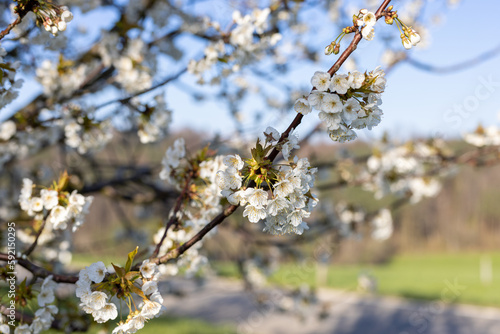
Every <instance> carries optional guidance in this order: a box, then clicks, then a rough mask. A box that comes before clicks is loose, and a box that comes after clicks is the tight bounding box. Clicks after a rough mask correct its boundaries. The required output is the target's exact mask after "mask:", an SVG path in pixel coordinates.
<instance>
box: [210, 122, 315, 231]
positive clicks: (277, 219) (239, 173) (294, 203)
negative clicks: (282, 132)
mask: <svg viewBox="0 0 500 334" xmlns="http://www.w3.org/2000/svg"><path fill="white" fill-rule="evenodd" d="M274 131H276V130H274ZM274 131H268V130H266V133H267V134H270V136H272V137H273V138H274V139H276V137H277V138H279V136H277V135H276V134H277V131H276V134H275V135H272V132H274ZM274 136H276V137H274ZM268 138H269V137H268ZM284 146H286V144H284ZM255 161H256V159H255V156H254V160H248V161H247V163H245V162H243V160H242V159H241V157H240V156H239V155H237V154H235V155H228V156H226V157H224V160H223V162H224V165H225V166H226V168H225V169H224V170H219V171H218V172H217V184H218V186H219V187H220V188H221V190H222V191H221V194H222V195H223V196H224V197H226V198H227V200H228V201H229V203H231V204H233V205H242V206H244V207H245V210H244V211H243V217H248V220H249V221H250V222H252V223H257V222H259V221H260V220H261V219H265V227H264V231H267V232H269V233H271V234H280V235H281V234H287V233H296V234H302V233H303V231H304V230H305V229H308V228H309V227H308V226H307V223H306V222H304V221H303V219H304V218H307V217H309V216H310V214H311V211H312V209H313V208H314V207H315V206H316V204H317V203H318V200H317V199H316V197H315V196H314V195H313V194H311V188H312V187H313V186H314V181H315V173H316V172H317V168H312V167H311V165H310V164H309V161H308V160H307V158H303V159H300V160H299V159H298V158H297V157H295V158H294V159H293V161H288V162H280V163H278V164H274V165H272V164H270V165H267V166H261V165H259V164H255ZM259 170H260V172H261V173H263V172H262V170H266V171H265V174H264V173H263V174H260V175H256V173H259ZM252 175H253V176H256V177H257V179H260V180H261V181H262V183H263V184H265V185H266V187H268V188H269V190H265V189H262V188H261V187H260V186H259V185H257V187H246V186H243V181H244V180H248V179H250V178H251V176H252Z"/></svg>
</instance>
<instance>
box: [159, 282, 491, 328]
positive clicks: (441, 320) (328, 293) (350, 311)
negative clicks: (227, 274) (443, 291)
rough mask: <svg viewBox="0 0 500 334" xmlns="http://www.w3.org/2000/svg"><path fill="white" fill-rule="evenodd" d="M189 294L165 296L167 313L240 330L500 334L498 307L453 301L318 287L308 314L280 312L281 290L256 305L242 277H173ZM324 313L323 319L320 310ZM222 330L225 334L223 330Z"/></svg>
mask: <svg viewBox="0 0 500 334" xmlns="http://www.w3.org/2000/svg"><path fill="white" fill-rule="evenodd" d="M172 286H173V289H174V290H177V291H181V292H182V291H184V292H186V295H185V296H182V297H174V296H172V295H169V296H167V298H165V299H166V301H165V306H167V308H168V313H169V314H175V315H180V316H188V317H195V318H200V319H204V320H207V321H210V322H214V323H230V324H233V325H236V326H237V328H238V333H245V334H247V333H248V334H250V333H259V334H267V333H275V334H281V333H283V334H294V333H300V334H305V333H311V334H312V333H314V334H321V333H335V334H348V333H349V334H379V333H380V334H499V333H500V309H496V308H486V307H476V306H468V305H451V304H447V303H445V302H443V301H440V300H437V301H431V302H420V301H408V300H405V299H400V298H394V297H379V296H368V295H360V294H356V293H353V292H343V291H336V290H329V289H320V290H319V291H318V293H317V296H318V299H319V303H317V304H316V305H314V306H311V307H308V308H306V309H305V311H304V312H305V317H303V319H301V318H300V317H298V316H292V315H290V314H284V313H281V312H279V310H278V307H277V305H279V304H280V303H281V302H282V298H283V297H282V295H281V294H280V293H278V292H277V291H274V292H273V291H271V292H270V293H271V295H272V296H273V297H272V298H270V300H269V301H268V302H267V303H265V304H264V306H262V305H261V306H260V307H259V306H258V305H257V303H256V302H255V298H253V297H252V295H250V294H249V293H247V292H245V291H243V289H242V287H241V283H240V282H234V281H228V280H210V281H208V282H207V283H206V284H205V286H204V287H203V288H197V287H195V286H194V285H192V284H191V283H183V282H174V283H173V285H172ZM322 311H324V312H323V313H325V312H326V314H327V315H326V317H324V318H323V319H320V318H319V317H318V314H320V313H321V312H322ZM221 334H224V333H221Z"/></svg>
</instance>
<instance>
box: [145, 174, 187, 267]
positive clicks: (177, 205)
mask: <svg viewBox="0 0 500 334" xmlns="http://www.w3.org/2000/svg"><path fill="white" fill-rule="evenodd" d="M192 177H193V172H191V173H189V175H188V177H187V178H186V184H185V185H184V188H183V189H182V192H181V194H180V195H179V197H177V201H176V202H175V206H174V211H173V212H172V217H170V220H169V221H168V222H167V224H166V225H165V232H163V235H162V237H161V240H160V242H158V244H157V245H156V248H155V250H154V252H153V254H151V257H150V259H152V258H155V257H157V256H158V253H159V252H160V248H161V246H162V245H163V241H165V238H166V237H167V233H168V230H169V229H170V227H171V226H172V225H173V224H176V223H177V222H178V220H177V212H179V210H180V209H181V205H182V201H183V200H184V197H185V196H186V193H187V190H188V189H189V183H190V182H191V178H192Z"/></svg>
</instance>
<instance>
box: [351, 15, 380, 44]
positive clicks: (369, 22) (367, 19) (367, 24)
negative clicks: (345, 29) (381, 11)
mask: <svg viewBox="0 0 500 334" xmlns="http://www.w3.org/2000/svg"><path fill="white" fill-rule="evenodd" d="M354 23H355V25H356V26H357V27H360V28H361V27H362V28H361V36H363V38H364V39H366V40H367V41H371V40H373V37H374V36H375V28H374V27H375V23H377V17H376V16H375V14H374V13H373V12H369V11H368V10H367V9H361V10H360V11H359V13H358V15H357V18H356V20H355V21H354Z"/></svg>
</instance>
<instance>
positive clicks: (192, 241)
mask: <svg viewBox="0 0 500 334" xmlns="http://www.w3.org/2000/svg"><path fill="white" fill-rule="evenodd" d="M389 2H391V0H384V2H383V3H382V5H380V7H379V8H378V10H377V12H376V13H375V15H376V18H377V20H378V19H379V18H380V17H382V16H383V15H384V11H385V8H386V7H387V6H388V4H389ZM360 40H361V33H360V32H359V31H357V32H356V35H355V36H354V39H353V40H352V42H351V44H350V45H349V47H348V48H347V49H346V50H345V51H344V52H343V53H342V55H341V56H340V57H339V59H337V61H336V62H335V64H334V65H333V66H332V67H331V68H330V69H329V70H328V73H330V75H333V73H335V72H336V71H337V70H338V68H339V67H340V66H341V65H342V64H343V63H344V62H345V60H346V59H347V58H348V57H349V56H350V55H351V53H353V52H354V50H356V46H357V45H358V43H359V42H360ZM313 89H314V88H313ZM302 117H303V115H302V114H297V116H296V117H295V119H294V120H293V121H292V123H291V124H290V126H289V127H288V128H287V129H286V130H285V132H283V134H282V135H281V138H280V140H279V143H282V142H283V141H284V140H285V138H287V137H288V135H289V133H290V132H291V131H292V130H293V129H295V128H296V127H297V126H298V125H299V124H300V122H301V121H302ZM278 153H279V151H278V150H277V149H276V148H275V149H273V151H272V152H271V153H270V154H269V156H268V157H267V159H269V160H270V161H274V159H276V157H277V156H278ZM238 207H239V205H231V206H229V207H227V208H226V209H225V210H224V211H223V212H221V213H220V214H219V215H218V216H217V217H215V218H214V219H213V220H212V221H211V222H210V223H208V224H207V225H205V226H204V227H203V229H202V230H201V231H200V232H198V233H197V234H196V235H195V236H194V237H192V238H191V239H190V240H189V241H187V242H186V243H184V244H182V245H181V246H179V247H177V248H175V249H173V250H171V251H170V252H168V253H167V254H165V255H163V256H161V257H159V258H152V259H150V260H151V262H154V263H156V264H160V263H165V262H167V261H168V260H170V259H175V258H177V257H179V256H180V255H182V254H183V253H184V252H186V251H187V250H188V249H189V248H191V247H192V246H193V245H194V244H196V243H197V242H198V241H200V240H201V239H202V238H203V237H204V236H205V235H206V234H207V233H208V232H210V231H211V230H212V229H213V228H214V227H216V226H217V225H219V224H220V223H222V222H223V221H224V219H226V218H227V217H229V216H230V215H231V214H233V212H234V211H236V209H237V208H238Z"/></svg>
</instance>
